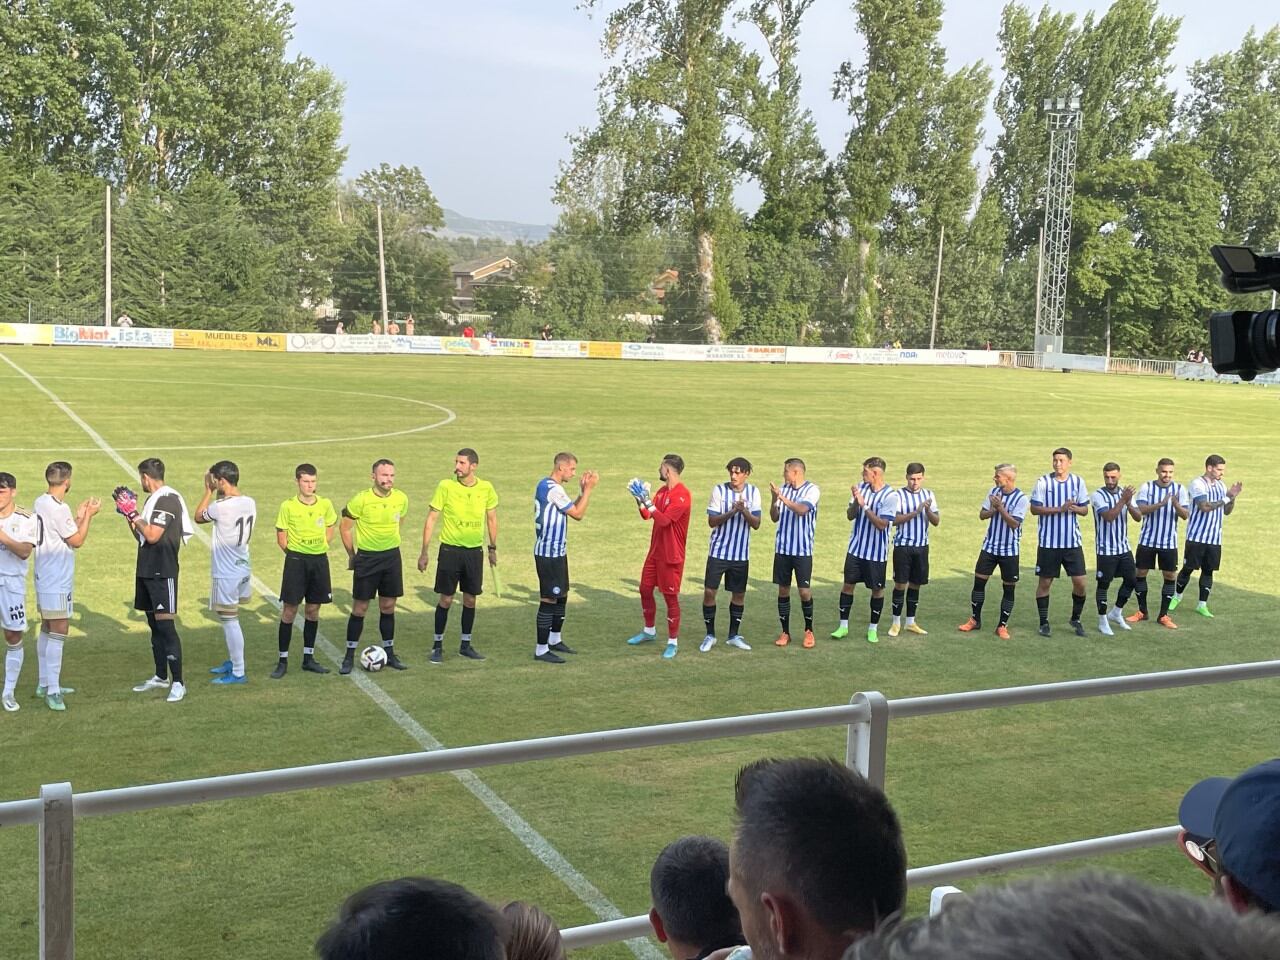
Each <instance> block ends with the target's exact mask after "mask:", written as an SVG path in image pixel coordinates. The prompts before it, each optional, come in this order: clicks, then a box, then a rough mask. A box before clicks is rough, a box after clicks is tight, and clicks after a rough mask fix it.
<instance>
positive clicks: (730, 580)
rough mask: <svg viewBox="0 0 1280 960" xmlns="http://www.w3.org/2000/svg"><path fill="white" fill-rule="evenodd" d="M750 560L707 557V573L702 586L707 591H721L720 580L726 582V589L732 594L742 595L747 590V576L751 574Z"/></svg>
mask: <svg viewBox="0 0 1280 960" xmlns="http://www.w3.org/2000/svg"><path fill="white" fill-rule="evenodd" d="M750 567H751V563H750V561H749V560H721V559H720V558H719V557H707V571H706V574H705V575H704V576H703V578H702V586H703V587H704V588H705V589H707V590H719V589H720V580H721V579H722V578H723V580H724V588H725V589H726V590H728V591H729V592H730V593H742V592H743V591H744V590H746V589H747V575H748V573H749V572H750Z"/></svg>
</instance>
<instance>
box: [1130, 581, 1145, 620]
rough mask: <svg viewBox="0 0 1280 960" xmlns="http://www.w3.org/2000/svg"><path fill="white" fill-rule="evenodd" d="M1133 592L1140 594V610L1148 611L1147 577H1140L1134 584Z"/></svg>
mask: <svg viewBox="0 0 1280 960" xmlns="http://www.w3.org/2000/svg"><path fill="white" fill-rule="evenodd" d="M1133 592H1134V593H1135V594H1137V596H1138V610H1139V611H1141V612H1142V613H1146V612H1147V578H1146V577H1138V579H1137V580H1135V581H1134V584H1133Z"/></svg>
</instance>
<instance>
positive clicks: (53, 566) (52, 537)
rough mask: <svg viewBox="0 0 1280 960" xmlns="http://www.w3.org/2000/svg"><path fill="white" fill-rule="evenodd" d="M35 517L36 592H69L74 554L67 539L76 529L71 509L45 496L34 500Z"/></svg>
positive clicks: (74, 568)
mask: <svg viewBox="0 0 1280 960" xmlns="http://www.w3.org/2000/svg"><path fill="white" fill-rule="evenodd" d="M35 514H36V549H35V551H34V552H33V554H32V556H34V557H35V561H36V564H35V566H36V592H37V593H70V592H71V581H72V579H73V578H74V577H75V573H76V552H75V550H73V549H71V547H69V546H67V537H70V536H74V535H75V532H76V530H77V529H79V528H78V527H77V526H76V518H75V517H73V516H72V515H71V507H69V506H68V505H67V504H65V503H63V502H62V501H61V500H59V499H57V498H56V497H54V496H53V495H52V494H48V493H44V494H41V495H40V496H39V497H37V498H36V503H35Z"/></svg>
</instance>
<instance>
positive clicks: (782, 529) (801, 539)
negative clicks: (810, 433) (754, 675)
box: [769, 457, 822, 650]
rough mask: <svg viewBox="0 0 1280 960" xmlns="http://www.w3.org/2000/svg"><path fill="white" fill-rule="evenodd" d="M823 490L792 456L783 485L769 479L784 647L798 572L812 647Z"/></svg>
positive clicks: (780, 640)
mask: <svg viewBox="0 0 1280 960" xmlns="http://www.w3.org/2000/svg"><path fill="white" fill-rule="evenodd" d="M821 496H822V491H820V490H819V489H818V485H817V484H815V483H810V482H809V481H808V480H807V479H805V465H804V461H803V460H801V459H800V458H799V457H792V458H791V459H790V460H787V461H786V462H785V463H783V465H782V486H778V485H777V484H776V483H773V482H772V481H770V483H769V519H770V520H772V521H773V522H774V523H776V524H777V525H778V531H777V533H776V534H775V535H774V541H773V582H774V583H775V584H777V585H778V622H779V623H781V624H782V633H780V634H778V639H777V640H775V641H773V642H774V644H775V645H776V646H779V647H785V646H786V645H787V644H788V643H790V642H791V578H792V575H794V576H795V581H796V589H797V590H798V591H799V593H800V611H801V612H802V613H803V614H804V641H803V643H802V646H803V647H804V648H805V649H806V650H809V649H812V647H813V645H814V643H815V642H816V641H815V640H814V638H813V588H812V587H811V586H810V583H811V581H812V579H813V534H814V531H815V530H816V529H817V525H818V501H819V500H820V499H821Z"/></svg>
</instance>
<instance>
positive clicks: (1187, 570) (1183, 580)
mask: <svg viewBox="0 0 1280 960" xmlns="http://www.w3.org/2000/svg"><path fill="white" fill-rule="evenodd" d="M1191 569H1192V568H1191V567H1189V566H1186V565H1184V566H1183V568H1182V569H1181V570H1179V571H1178V584H1177V585H1178V589H1177V590H1175V591H1174V592H1175V593H1177V595H1178V596H1182V591H1183V590H1185V589H1187V584H1188V583H1190V582H1191Z"/></svg>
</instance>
